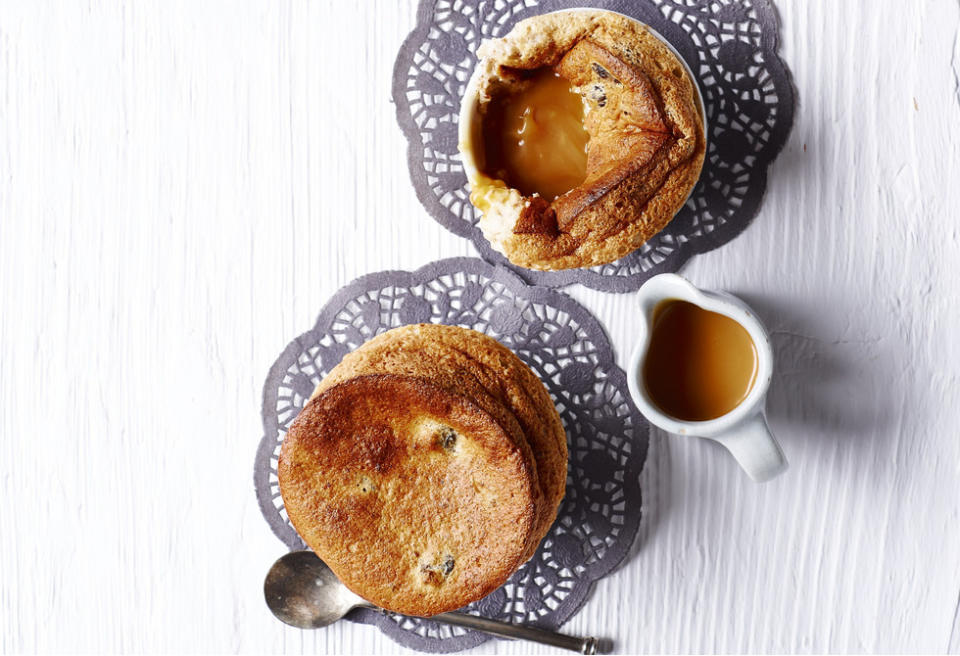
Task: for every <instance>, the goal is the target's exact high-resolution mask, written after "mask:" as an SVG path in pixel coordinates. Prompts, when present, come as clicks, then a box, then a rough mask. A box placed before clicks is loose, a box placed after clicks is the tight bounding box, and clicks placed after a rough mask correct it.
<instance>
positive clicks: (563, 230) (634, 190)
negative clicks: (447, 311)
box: [471, 11, 706, 270]
mask: <svg viewBox="0 0 960 656" xmlns="http://www.w3.org/2000/svg"><path fill="white" fill-rule="evenodd" d="M581 41H587V42H589V43H591V44H593V45H595V46H597V47H598V48H599V49H600V50H602V51H605V52H607V53H610V54H612V55H613V56H614V57H615V58H616V59H617V60H619V61H620V62H621V63H622V64H623V65H624V66H626V67H628V68H630V69H632V70H634V71H636V72H637V74H639V75H640V76H642V77H643V78H645V79H646V80H648V81H649V83H650V85H651V86H652V87H653V90H654V93H655V95H656V97H657V99H658V102H659V108H660V111H661V112H662V118H663V122H664V124H665V125H666V128H667V130H668V131H669V135H670V139H669V141H668V142H667V143H663V144H651V146H650V147H651V148H654V146H655V145H656V146H657V148H659V147H660V145H662V149H663V150H662V152H659V151H658V152H656V156H655V157H652V158H650V159H649V161H647V160H646V158H647V157H648V155H649V153H644V155H643V158H644V159H643V160H638V161H635V162H631V161H625V162H621V163H620V167H621V168H620V170H618V171H616V172H615V174H614V175H612V176H608V177H607V179H605V180H599V179H594V180H591V178H590V176H588V179H587V181H585V185H588V186H589V189H587V190H581V193H580V194H579V198H577V199H576V200H577V203H576V211H575V212H573V213H572V216H571V218H570V220H569V222H568V224H567V225H563V221H562V220H561V222H560V225H559V226H558V229H557V230H553V231H550V230H544V229H538V228H539V226H542V224H543V221H542V218H541V217H540V216H532V215H534V214H537V213H538V212H542V211H543V206H544V204H545V201H544V200H543V199H539V198H537V197H524V196H522V195H521V194H520V193H519V192H518V191H517V190H515V189H509V188H503V187H502V186H501V187H496V186H488V184H487V183H489V182H490V181H489V180H485V179H481V177H482V175H481V176H479V177H478V178H477V179H471V186H472V187H473V188H474V191H475V192H476V190H477V189H478V188H482V189H487V190H488V191H487V193H485V194H484V197H483V198H482V199H481V201H480V202H479V204H478V205H479V206H480V208H481V210H482V212H483V215H482V217H481V220H480V227H481V230H482V231H483V233H484V235H485V236H486V237H487V239H488V240H489V241H490V243H491V245H492V246H493V247H494V248H495V249H496V250H498V251H500V252H502V253H503V254H505V255H506V256H507V258H508V259H509V260H510V261H511V262H513V263H515V264H518V265H520V266H525V267H528V268H532V269H543V270H556V269H568V268H575V267H589V266H595V265H598V264H606V263H609V262H613V261H615V260H617V259H619V258H621V257H623V256H625V255H627V254H628V253H630V252H632V251H634V250H636V249H637V248H639V247H640V246H641V245H643V243H644V242H646V241H647V240H648V239H650V237H652V236H653V235H655V234H656V233H657V232H659V231H660V230H662V229H663V228H664V227H665V226H666V225H667V223H669V222H670V220H671V219H672V218H673V216H674V215H675V214H676V213H677V211H679V209H680V208H681V207H682V205H683V203H684V202H685V201H686V198H687V196H688V194H689V192H690V190H691V189H692V188H693V186H694V185H695V184H696V182H697V179H698V178H699V176H700V170H701V168H702V166H703V159H704V154H705V151H706V142H705V138H704V126H703V119H702V116H701V113H700V105H699V97H698V94H697V91H696V87H695V85H694V83H693V81H692V80H691V79H690V77H689V75H688V73H687V71H686V69H685V67H684V66H683V65H682V64H681V62H680V61H679V60H678V59H677V57H676V56H675V55H674V54H673V52H671V50H670V49H669V48H668V47H667V46H666V45H664V43H663V42H662V41H661V40H660V39H659V38H658V37H656V36H654V35H653V34H651V33H650V32H649V31H648V30H647V29H646V28H645V27H644V26H643V25H641V24H639V23H637V22H636V21H633V20H631V19H629V18H626V17H624V16H621V15H619V14H616V13H613V12H607V11H573V12H554V13H549V14H543V15H540V16H535V17H532V18H528V19H526V20H523V21H521V22H519V23H517V25H516V26H515V27H514V28H513V30H511V32H510V33H509V34H507V35H506V36H505V37H503V38H501V39H494V40H491V41H486V42H484V43H483V44H482V45H481V46H480V48H479V50H478V53H477V54H478V56H479V58H480V62H479V64H478V68H479V75H480V81H479V90H480V93H479V100H478V111H479V112H480V115H482V114H483V112H484V106H485V104H486V103H489V102H490V100H491V99H492V98H493V97H495V96H496V95H497V93H499V92H502V91H503V90H504V89H505V88H507V87H509V85H510V84H511V82H510V81H509V80H508V79H507V78H508V77H509V76H506V77H505V76H504V75H503V71H504V69H505V68H507V69H525V70H529V69H536V68H541V67H545V66H557V65H558V64H560V63H561V60H562V59H563V57H564V55H566V54H567V53H568V52H570V51H571V49H573V48H574V47H575V46H576V45H577V44H578V43H580V42H581ZM584 71H586V72H589V69H588V68H587V69H584ZM626 77H628V78H629V77H630V76H629V75H627V76H626ZM578 82H579V83H580V85H582V86H581V93H582V94H584V97H585V99H586V100H587V102H588V106H590V110H589V111H590V112H594V111H598V110H599V109H602V107H600V106H599V105H597V104H596V100H597V99H596V98H592V97H591V95H590V88H592V86H593V84H594V83H595V82H597V80H595V79H594V80H592V81H590V80H588V79H581V80H579V81H578ZM590 103H593V104H592V105H591V104H590ZM588 116H589V114H588ZM588 131H589V125H588ZM591 139H593V135H591ZM473 141H476V139H475V138H474V139H473ZM588 148H589V145H588ZM576 191H577V190H572V191H571V192H568V193H571V194H572V193H574V192H576ZM473 197H475V196H472V198H473ZM563 198H564V197H563V196H561V197H560V198H559V199H557V201H555V202H554V205H556V204H557V203H558V202H559V203H560V204H561V205H562V201H563ZM567 205H568V208H567V209H569V206H570V205H571V203H569V202H568V203H567ZM569 213H570V212H568V214H569ZM561 218H562V217H561ZM518 226H519V230H517V227H518ZM530 226H534V228H531V227H530Z"/></svg>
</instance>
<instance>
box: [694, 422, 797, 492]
mask: <svg viewBox="0 0 960 656" xmlns="http://www.w3.org/2000/svg"><path fill="white" fill-rule="evenodd" d="M713 439H714V440H716V441H717V442H720V444H722V445H723V446H725V447H726V448H727V450H728V451H729V452H730V453H731V454H732V455H733V457H734V458H736V460H737V462H738V463H739V464H740V467H742V468H743V470H744V471H745V472H747V474H748V475H749V476H750V478H752V479H753V480H755V481H756V482H758V483H762V482H764V481H769V480H770V479H771V478H774V477H775V476H778V475H779V474H782V473H783V472H784V471H786V470H787V467H788V465H787V458H786V456H784V455H783V449H781V448H780V444H779V443H778V442H777V438H775V437H774V436H773V433H771V432H770V427H769V426H767V419H766V417H764V416H763V412H762V411H761V412H758V413H757V414H755V415H753V416H752V417H750V418H749V419H746V420H745V421H743V422H742V423H740V424H737V425H736V426H734V427H733V428H731V429H730V430H729V431H727V432H725V433H721V434H720V435H717V436H715V437H714V438H713Z"/></svg>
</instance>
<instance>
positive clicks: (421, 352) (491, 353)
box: [317, 324, 567, 560]
mask: <svg viewBox="0 0 960 656" xmlns="http://www.w3.org/2000/svg"><path fill="white" fill-rule="evenodd" d="M369 373H395V374H406V375H416V376H423V377H426V378H429V379H430V380H432V381H434V383H436V384H438V385H440V386H442V387H443V388H445V389H447V390H448V391H450V392H451V393H457V394H463V395H465V396H467V397H468V398H470V399H471V400H473V401H475V402H478V403H480V404H481V405H483V406H484V408H485V409H487V411H488V412H490V413H491V415H493V416H495V417H497V420H498V421H499V422H501V425H502V426H503V427H504V429H505V430H506V431H507V432H508V433H509V434H511V435H516V431H515V428H519V433H520V436H519V440H520V442H521V443H522V445H523V446H521V447H520V448H521V450H524V452H525V453H527V452H529V453H531V454H532V460H533V463H534V464H533V466H532V468H531V469H532V472H533V475H534V476H535V478H536V480H537V484H538V487H539V490H540V496H539V499H538V512H537V517H538V520H537V522H536V525H535V529H534V533H533V535H532V539H531V543H530V544H529V545H528V548H527V550H526V551H525V558H524V560H526V558H529V557H530V556H532V555H533V553H534V552H535V551H536V549H537V547H538V546H539V544H540V541H541V540H542V539H543V536H544V535H546V533H547V531H548V530H549V529H550V526H551V525H552V524H553V521H554V519H556V514H557V508H558V507H559V504H560V500H561V499H562V498H563V493H564V490H565V488H566V477H567V441H566V432H565V431H564V429H563V424H562V422H561V421H560V417H559V415H558V414H557V411H556V408H555V407H554V405H553V401H552V399H551V398H550V395H549V394H548V393H547V391H546V388H544V386H543V383H541V382H540V379H539V378H537V376H536V374H534V373H533V372H532V371H531V370H530V368H529V367H527V365H526V364H524V363H523V361H522V360H520V358H518V357H517V356H516V354H514V353H513V352H512V351H510V350H509V349H508V348H506V347H504V346H503V345H502V344H500V343H499V342H497V341H496V340H495V339H492V338H491V337H488V336H487V335H484V334H483V333H479V332H476V331H473V330H468V329H466V328H459V327H456V326H444V325H437V324H418V325H410V326H401V327H399V328H394V329H393V330H390V331H388V332H386V333H383V334H381V335H378V336H377V337H375V338H373V339H372V340H370V341H369V342H366V343H365V344H364V345H363V346H362V347H361V348H359V349H357V350H356V351H354V352H352V353H349V354H347V355H346V356H345V357H344V359H343V361H342V362H341V363H340V364H339V365H337V366H336V367H334V369H333V370H332V371H331V372H330V373H329V374H328V375H327V376H326V377H325V378H324V380H323V381H322V382H321V384H320V385H319V387H318V388H317V390H318V392H321V391H323V390H324V389H326V388H327V387H329V386H331V385H334V384H336V383H338V382H340V381H342V380H346V379H349V378H350V377H352V376H356V375H361V374H369ZM503 408H506V410H507V412H506V415H507V416H506V417H504V416H503V414H504V413H503V412H502V409H503Z"/></svg>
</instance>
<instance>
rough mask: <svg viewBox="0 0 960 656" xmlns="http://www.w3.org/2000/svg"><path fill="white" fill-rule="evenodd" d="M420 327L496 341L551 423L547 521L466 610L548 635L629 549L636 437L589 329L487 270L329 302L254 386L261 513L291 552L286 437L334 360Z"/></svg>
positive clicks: (434, 270) (640, 443)
mask: <svg viewBox="0 0 960 656" xmlns="http://www.w3.org/2000/svg"><path fill="white" fill-rule="evenodd" d="M426 322H431V323H443V324H450V325H458V326H464V327H466V328H473V329H474V330H479V331H481V332H484V333H486V334H487V335H490V336H491V337H494V338H495V339H497V340H499V341H500V342H501V343H502V344H504V345H505V346H507V347H509V348H510V349H512V350H513V351H514V352H515V353H517V355H518V356H519V357H520V358H521V359H522V360H523V361H524V362H525V363H526V364H527V365H529V366H530V367H531V368H532V369H533V370H534V371H535V372H536V373H537V375H538V376H539V377H540V379H541V380H542V381H543V382H544V384H545V385H546V386H547V388H548V390H549V391H550V394H551V396H552V397H553V400H554V402H555V403H556V407H557V410H558V411H559V412H560V416H561V418H562V419H563V424H564V427H565V428H566V431H567V440H568V445H569V451H570V459H569V468H568V475H567V489H566V496H565V497H564V500H563V502H562V505H561V507H560V511H559V515H558V518H557V521H556V522H555V523H554V525H553V527H552V528H551V530H550V532H549V533H548V534H547V537H546V538H545V539H544V541H543V542H542V543H541V545H540V548H539V549H538V550H537V553H536V554H535V555H534V556H533V558H532V559H531V560H529V561H528V562H527V563H526V564H525V565H523V566H522V567H521V568H520V569H519V570H518V571H517V572H516V573H515V574H514V575H513V577H512V578H511V579H510V580H509V581H508V582H507V583H506V584H505V585H504V586H502V587H501V588H499V589H498V590H496V591H494V592H493V593H492V594H490V595H488V596H487V597H485V598H484V599H482V600H480V601H479V602H477V603H475V604H472V605H471V606H469V607H468V608H467V610H468V612H473V613H478V614H481V615H484V616H486V617H493V618H498V619H502V620H508V621H511V622H518V623H527V624H537V625H539V626H543V627H552V628H556V627H559V626H560V625H561V624H562V623H563V622H565V621H566V620H567V619H568V618H570V617H571V616H572V615H573V614H574V613H575V612H576V611H577V610H578V609H579V608H580V606H581V605H582V603H583V601H584V599H585V598H586V595H587V593H588V592H589V590H590V588H591V586H592V584H593V582H594V581H596V580H597V579H599V578H601V577H603V576H605V575H606V574H607V573H608V572H610V571H611V570H612V569H613V568H614V567H615V566H616V565H617V564H618V563H620V561H621V560H623V558H624V556H625V555H626V554H627V551H628V550H629V548H630V545H631V544H632V543H633V540H634V537H635V536H636V533H637V528H638V526H639V523H640V484H639V476H640V470H641V469H642V467H643V463H644V460H645V458H646V453H647V443H648V434H649V426H648V424H647V423H646V421H645V420H644V419H643V417H642V416H641V415H640V413H639V411H638V410H637V409H636V407H635V406H634V405H633V402H632V400H631V399H630V394H629V392H628V390H627V381H626V376H625V374H624V372H623V370H622V369H620V368H619V367H617V365H616V364H615V360H614V355H613V350H612V348H611V346H610V343H609V342H608V340H607V337H606V334H605V333H604V331H603V328H602V327H601V326H600V323H599V322H598V321H597V320H596V319H595V318H594V317H593V316H592V315H591V314H590V313H589V312H588V311H587V310H586V309H585V308H583V306H581V305H579V304H578V303H577V302H576V301H574V300H573V299H571V298H569V297H568V296H566V295H564V294H561V293H558V292H555V291H552V290H549V289H545V288H542V287H530V286H528V285H526V284H525V283H524V282H523V281H522V280H520V279H519V278H517V277H516V276H514V275H513V274H512V273H510V272H509V271H507V270H505V269H503V268H501V267H494V266H492V265H490V264H488V263H486V262H484V261H482V260H479V259H475V258H453V259H448V260H441V261H439V262H435V263H433V264H430V265H427V266H426V267H423V268H422V269H419V270H417V271H415V272H412V273H408V272H399V271H388V272H382V273H375V274H371V275H368V276H364V277H362V278H359V279H357V280H355V281H354V282H352V283H350V284H349V285H347V286H346V287H344V288H343V289H341V290H340V291H339V292H338V293H337V294H336V295H335V296H334V297H333V298H332V299H331V300H330V302H329V303H328V304H327V305H326V306H325V307H324V309H323V311H322V312H321V313H320V316H319V318H318V319H317V322H316V325H315V326H314V327H313V329H312V330H310V331H308V332H306V333H304V334H302V335H300V336H299V337H297V338H296V339H294V340H293V341H292V342H291V343H290V344H289V345H288V346H287V348H286V349H284V351H283V353H282V354H281V355H280V357H279V358H278V359H277V361H276V362H275V363H274V365H273V367H272V368H271V369H270V373H269V375H268V377H267V381H266V384H265V386H264V391H263V409H262V416H263V429H264V437H263V439H262V441H261V443H260V447H259V449H258V451H257V456H256V463H255V468H254V482H255V486H256V492H257V498H258V500H259V503H260V508H261V510H262V512H263V515H264V517H265V518H266V520H267V522H268V523H269V524H270V527H271V528H272V529H273V531H274V533H275V534H276V535H277V537H279V538H280V539H281V540H282V541H283V542H284V544H286V545H287V546H288V547H289V548H290V549H303V548H304V544H303V542H302V541H301V540H300V538H299V537H298V536H297V534H296V532H295V531H294V530H293V528H292V526H291V525H290V524H289V522H288V519H287V515H286V513H285V512H284V508H283V501H282V498H281V496H280V490H279V484H278V480H277V458H278V456H279V452H280V444H281V442H282V441H283V438H284V435H285V434H286V430H287V428H288V426H289V425H290V423H291V422H292V421H293V419H294V418H295V417H296V416H297V414H298V413H299V412H300V410H301V409H302V408H303V406H304V405H305V403H306V401H307V400H308V399H309V398H310V395H311V394H312V393H313V390H314V388H315V387H316V386H317V384H318V383H319V382H320V380H321V378H323V376H324V375H326V373H327V372H329V371H330V369H332V368H333V367H334V366H335V365H336V364H337V363H338V362H340V360H341V359H342V358H343V356H344V355H345V354H346V353H348V352H350V351H352V350H353V349H355V348H357V347H358V346H360V345H361V344H363V343H364V342H365V341H367V340H369V339H370V338H372V337H374V336H375V335H378V334H380V333H382V332H385V331H387V330H389V329H391V328H394V327H396V326H401V325H406V324H411V323H426ZM349 619H352V620H354V621H359V622H364V623H368V624H375V625H377V626H378V627H379V628H380V629H381V630H382V631H384V632H385V633H386V634H387V635H389V636H390V637H391V638H393V639H394V640H396V641H397V642H399V643H401V644H403V645H405V646H408V647H412V648H416V649H420V650H422V651H434V652H450V651H457V650H461V649H466V648H469V647H473V646H475V645H477V644H479V643H481V642H483V641H485V640H487V639H489V636H487V635H485V634H481V633H476V632H470V631H465V630H463V629H459V628H451V627H447V626H442V625H439V624H436V623H433V622H430V621H428V620H422V619H418V618H407V617H399V616H394V615H388V614H384V613H378V612H374V611H368V610H359V611H355V612H354V613H353V614H351V616H350V618H349Z"/></svg>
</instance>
